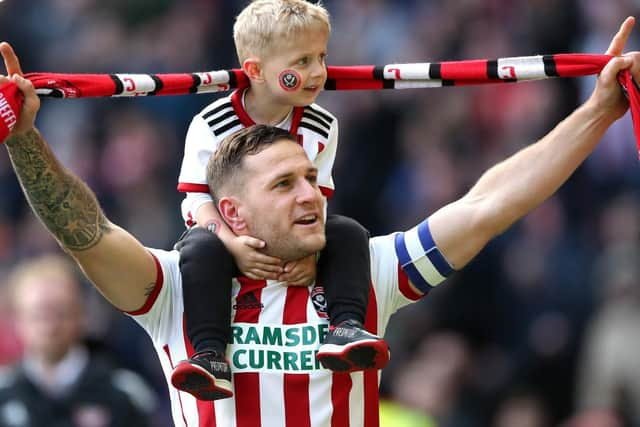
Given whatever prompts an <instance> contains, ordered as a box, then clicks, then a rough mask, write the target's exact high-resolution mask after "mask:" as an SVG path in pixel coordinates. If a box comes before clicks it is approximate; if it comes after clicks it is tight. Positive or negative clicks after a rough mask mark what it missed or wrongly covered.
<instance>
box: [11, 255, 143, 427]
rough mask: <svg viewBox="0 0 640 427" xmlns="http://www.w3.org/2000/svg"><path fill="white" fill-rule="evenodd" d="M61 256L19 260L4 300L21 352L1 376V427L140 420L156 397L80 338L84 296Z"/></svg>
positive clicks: (103, 425) (106, 426)
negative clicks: (10, 315) (13, 364)
mask: <svg viewBox="0 0 640 427" xmlns="http://www.w3.org/2000/svg"><path fill="white" fill-rule="evenodd" d="M78 277H79V276H78V275H77V274H76V271H75V268H74V266H73V264H72V263H70V262H69V260H68V259H67V258H65V257H63V256H61V255H44V256H41V257H39V258H35V259H32V260H27V261H25V262H23V263H22V264H19V265H18V266H17V267H15V269H14V270H13V271H12V273H11V274H10V276H9V281H8V285H9V302H10V304H11V308H12V311H13V314H14V315H15V322H16V328H17V331H18V335H19V337H20V339H21V341H22V343H23V345H24V355H23V357H22V358H21V360H20V361H19V362H18V363H17V364H16V365H15V366H13V367H10V368H6V369H5V370H4V371H3V372H2V375H1V376H0V427H36V426H47V427H57V426H60V427H62V426H74V427H134V426H135V427H145V426H149V425H151V417H150V414H151V413H152V411H153V409H154V405H155V399H156V398H155V396H154V394H153V392H152V391H151V389H150V388H149V387H148V386H147V385H146V384H145V383H144V381H143V380H142V378H140V377H139V376H138V375H137V374H135V373H133V372H130V371H127V370H124V369H120V368H117V367H115V366H113V365H112V364H111V363H110V362H109V361H108V360H107V358H106V357H105V356H100V355H98V354H92V353H91V352H90V351H89V349H88V348H87V347H86V346H85V345H84V344H83V327H84V313H83V308H84V307H83V295H82V289H81V284H80V282H79V279H78Z"/></svg>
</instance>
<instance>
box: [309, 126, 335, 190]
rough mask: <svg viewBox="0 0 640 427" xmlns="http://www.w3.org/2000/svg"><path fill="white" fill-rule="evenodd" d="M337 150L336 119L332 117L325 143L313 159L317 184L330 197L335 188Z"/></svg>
mask: <svg viewBox="0 0 640 427" xmlns="http://www.w3.org/2000/svg"><path fill="white" fill-rule="evenodd" d="M337 150H338V119H336V118H334V120H333V122H332V123H331V129H330V130H329V137H328V138H327V145H326V146H325V147H324V149H323V150H322V151H321V152H320V153H318V155H317V156H316V158H315V160H314V162H313V163H314V165H315V167H317V168H318V185H319V186H320V190H321V191H322V194H323V195H324V196H325V197H327V198H331V196H332V195H333V192H334V190H335V185H334V183H333V176H332V170H333V164H334V163H335V161H336V152H337Z"/></svg>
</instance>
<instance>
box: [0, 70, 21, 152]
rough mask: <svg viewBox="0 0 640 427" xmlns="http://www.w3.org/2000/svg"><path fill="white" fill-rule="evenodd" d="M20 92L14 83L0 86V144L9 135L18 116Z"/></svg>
mask: <svg viewBox="0 0 640 427" xmlns="http://www.w3.org/2000/svg"><path fill="white" fill-rule="evenodd" d="M21 105H22V92H20V89H18V86H16V84H15V83H12V82H10V83H5V84H3V85H0V143H3V142H4V140H5V139H7V137H8V136H9V133H11V130H12V129H13V127H14V126H15V124H16V123H17V121H18V118H19V116H20V106H21Z"/></svg>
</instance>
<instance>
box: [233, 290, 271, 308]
mask: <svg viewBox="0 0 640 427" xmlns="http://www.w3.org/2000/svg"><path fill="white" fill-rule="evenodd" d="M263 307H264V304H262V303H261V302H260V301H259V300H258V298H256V295H255V294H254V293H253V292H248V293H246V294H241V295H238V296H237V297H236V303H235V304H234V305H233V308H234V310H252V309H256V308H258V309H262V308H263Z"/></svg>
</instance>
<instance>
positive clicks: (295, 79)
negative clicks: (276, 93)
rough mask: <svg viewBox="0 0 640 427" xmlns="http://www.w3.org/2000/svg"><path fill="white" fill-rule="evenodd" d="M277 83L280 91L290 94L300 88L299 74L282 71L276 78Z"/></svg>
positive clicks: (292, 71)
mask: <svg viewBox="0 0 640 427" xmlns="http://www.w3.org/2000/svg"><path fill="white" fill-rule="evenodd" d="M278 81H279V82H280V87H281V88H282V89H284V90H286V91H289V92H292V91H294V90H298V88H300V83H301V81H302V79H301V78H300V74H298V72H297V71H295V70H282V72H281V73H280V75H279V76H278Z"/></svg>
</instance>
